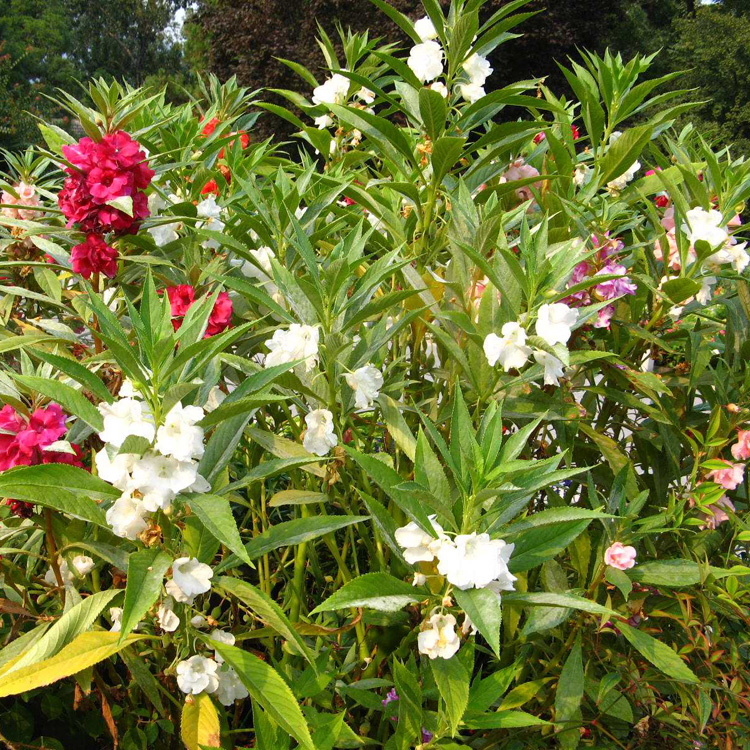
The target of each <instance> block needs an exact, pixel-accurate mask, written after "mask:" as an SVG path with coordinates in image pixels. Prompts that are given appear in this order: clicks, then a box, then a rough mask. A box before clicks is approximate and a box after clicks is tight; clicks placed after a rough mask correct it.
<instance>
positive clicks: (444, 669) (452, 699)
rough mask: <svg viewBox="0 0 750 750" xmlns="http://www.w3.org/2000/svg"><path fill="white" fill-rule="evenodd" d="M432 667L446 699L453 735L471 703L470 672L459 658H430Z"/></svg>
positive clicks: (442, 694) (439, 689)
mask: <svg viewBox="0 0 750 750" xmlns="http://www.w3.org/2000/svg"><path fill="white" fill-rule="evenodd" d="M430 667H431V668H432V674H433V675H434V677H435V683H436V684H437V688H438V692H439V693H440V697H441V698H442V699H443V700H444V701H445V713H446V715H447V719H448V725H449V726H450V730H451V736H455V734H456V729H457V728H458V725H459V723H460V721H461V718H462V717H463V715H464V711H466V706H467V705H468V704H469V674H468V673H467V671H466V669H465V668H464V665H463V664H462V663H461V661H460V660H459V659H458V658H455V657H454V658H452V659H430Z"/></svg>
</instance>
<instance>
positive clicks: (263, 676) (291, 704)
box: [211, 641, 315, 750]
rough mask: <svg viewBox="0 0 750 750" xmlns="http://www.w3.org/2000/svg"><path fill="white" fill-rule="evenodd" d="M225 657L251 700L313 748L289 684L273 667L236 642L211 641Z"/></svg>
mask: <svg viewBox="0 0 750 750" xmlns="http://www.w3.org/2000/svg"><path fill="white" fill-rule="evenodd" d="M211 645H212V646H214V647H215V648H216V650H217V651H218V652H219V654H220V656H221V657H222V658H223V659H224V661H226V662H227V664H229V666H230V667H232V669H234V670H235V672H237V675H238V676H239V678H240V680H241V681H242V684H243V685H244V686H245V687H246V688H247V690H248V692H249V693H250V695H251V697H252V698H253V700H255V701H257V702H258V703H259V704H260V705H261V706H262V707H263V708H264V709H265V710H266V711H267V712H268V714H269V715H270V716H271V718H273V720H274V721H275V722H276V723H277V724H278V725H279V726H280V727H281V728H282V729H283V730H284V731H285V732H287V733H288V734H290V735H291V736H292V737H294V739H295V740H297V742H299V744H300V745H301V746H302V747H304V748H305V749H306V750H315V746H314V745H313V741H312V737H311V736H310V730H309V729H308V728H307V723H306V722H305V717H304V716H303V715H302V711H301V710H300V707H299V704H298V703H297V700H296V699H295V697H294V695H293V694H292V691H291V690H290V689H289V686H288V685H287V684H286V682H284V680H283V679H282V678H281V677H280V676H279V674H278V673H277V672H276V670H275V669H274V668H273V667H271V666H270V665H269V664H266V662H264V661H261V660H260V659H259V658H258V657H257V656H254V655H253V654H250V653H248V652H247V651H243V650H242V649H239V648H237V647H235V646H227V645H226V644H224V643H219V642H218V641H215V642H212V643H211Z"/></svg>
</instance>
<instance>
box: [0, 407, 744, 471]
mask: <svg viewBox="0 0 750 750" xmlns="http://www.w3.org/2000/svg"><path fill="white" fill-rule="evenodd" d="M0 414H2V412H0ZM732 455H733V456H734V457H735V458H736V459H737V460H738V461H747V459H748V458H750V430H737V442H736V443H735V444H734V445H733V446H732Z"/></svg>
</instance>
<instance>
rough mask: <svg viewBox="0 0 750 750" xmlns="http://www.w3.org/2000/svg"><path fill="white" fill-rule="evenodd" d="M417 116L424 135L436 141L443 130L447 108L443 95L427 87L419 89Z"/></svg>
mask: <svg viewBox="0 0 750 750" xmlns="http://www.w3.org/2000/svg"><path fill="white" fill-rule="evenodd" d="M419 114H420V115H421V117H422V124H423V125H424V129H425V133H427V135H428V136H429V137H430V140H433V141H436V140H437V139H438V138H439V137H440V134H441V133H442V132H443V130H444V129H445V118H446V117H447V115H448V108H447V106H446V103H445V99H444V98H443V95H442V94H441V93H440V92H438V91H433V90H432V89H430V88H428V87H427V86H424V87H422V88H421V89H419Z"/></svg>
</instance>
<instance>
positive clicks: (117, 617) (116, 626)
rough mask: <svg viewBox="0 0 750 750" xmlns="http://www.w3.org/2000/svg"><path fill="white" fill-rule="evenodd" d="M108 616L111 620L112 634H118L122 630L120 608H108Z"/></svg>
mask: <svg viewBox="0 0 750 750" xmlns="http://www.w3.org/2000/svg"><path fill="white" fill-rule="evenodd" d="M109 616H110V618H111V620H112V627H111V628H110V631H111V632H112V633H119V632H120V631H121V630H122V607H110V608H109Z"/></svg>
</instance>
